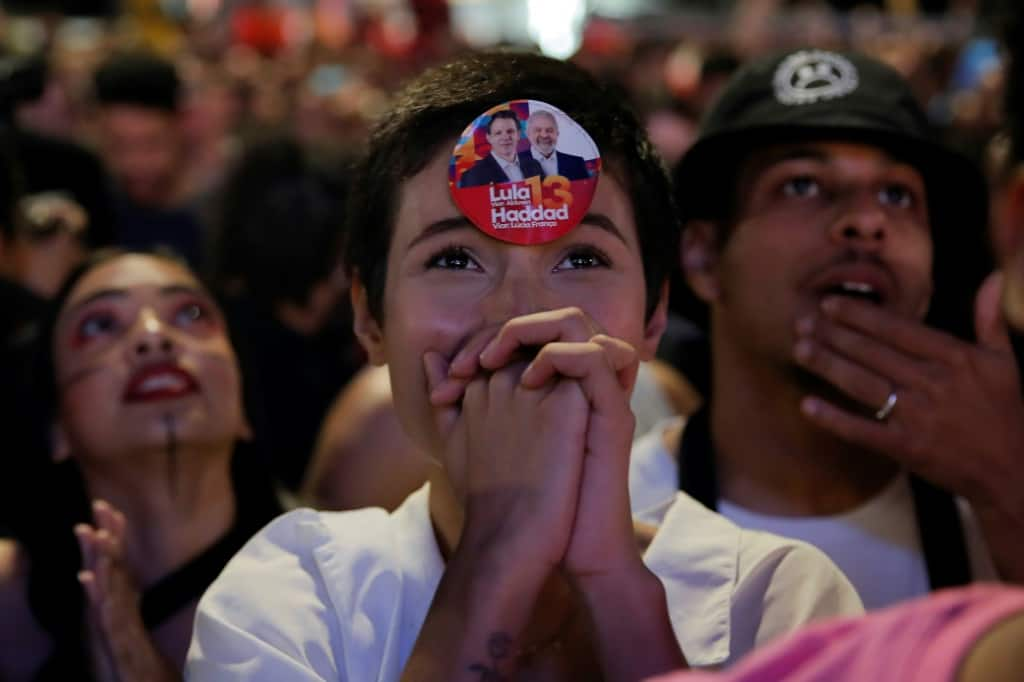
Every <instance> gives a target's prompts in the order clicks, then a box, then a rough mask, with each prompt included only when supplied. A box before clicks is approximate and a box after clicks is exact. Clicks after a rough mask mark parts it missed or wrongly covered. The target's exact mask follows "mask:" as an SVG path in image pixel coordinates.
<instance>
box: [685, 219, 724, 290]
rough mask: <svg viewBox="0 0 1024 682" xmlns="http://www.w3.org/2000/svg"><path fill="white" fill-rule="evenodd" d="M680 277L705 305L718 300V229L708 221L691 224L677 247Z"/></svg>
mask: <svg viewBox="0 0 1024 682" xmlns="http://www.w3.org/2000/svg"><path fill="white" fill-rule="evenodd" d="M679 256H680V260H681V262H682V264H683V274H684V275H685V276H686V282H687V284H689V285H690V288H691V289H692V290H693V292H694V293H695V294H697V296H698V297H699V298H700V299H701V300H702V301H704V302H705V303H711V302H712V301H714V300H716V299H717V298H718V294H719V288H718V268H717V265H718V228H717V226H716V225H715V224H714V223H712V222H711V221H709V220H691V221H690V222H689V223H687V224H686V227H685V228H684V229H683V238H682V240H681V241H680V244H679Z"/></svg>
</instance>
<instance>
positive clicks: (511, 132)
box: [448, 99, 601, 245]
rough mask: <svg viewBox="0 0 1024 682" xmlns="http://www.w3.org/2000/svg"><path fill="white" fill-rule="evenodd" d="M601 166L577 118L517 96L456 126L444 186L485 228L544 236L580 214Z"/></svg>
mask: <svg viewBox="0 0 1024 682" xmlns="http://www.w3.org/2000/svg"><path fill="white" fill-rule="evenodd" d="M600 174H601V155H600V153H599V151H598V149H597V145H596V144H594V140H593V139H592V138H591V137H590V135H588V134H587V131H586V130H584V129H583V127H582V126H580V125H579V124H578V123H576V122H575V121H574V120H572V119H571V118H569V117H568V116H567V115H566V114H565V113H564V112H562V111H561V110H560V109H558V108H557V107H553V106H551V105H550V104H547V103H545V102H540V101H537V100H532V99H529V100H528V99H517V100H512V101H511V102H505V103H503V104H499V105H497V106H495V107H492V108H491V109H488V110H487V111H485V112H484V113H483V114H481V115H480V116H478V117H477V118H476V119H475V120H474V121H473V122H472V123H470V124H469V125H468V126H467V127H466V129H465V130H464V131H463V132H462V135H461V136H460V137H459V141H458V143H456V145H455V151H454V152H453V153H452V158H451V163H450V164H449V166H448V187H449V189H450V191H451V193H452V199H453V200H454V201H455V205H456V206H458V208H459V210H460V211H462V212H463V213H464V214H465V215H466V217H467V218H469V219H470V221H472V223H473V224H474V225H476V226H477V227H478V228H480V230H482V231H483V232H485V233H486V234H489V235H491V236H492V237H495V238H497V239H501V240H502V241H506V242H511V243H513V244H525V245H528V244H543V243H545V242H550V241H553V240H555V239H558V238H559V237H561V236H562V235H564V234H565V233H567V232H569V231H570V230H571V229H572V228H574V227H576V226H577V225H578V224H579V223H580V221H581V220H583V217H584V216H585V215H586V214H587V210H588V209H589V208H590V202H591V201H592V200H593V198H594V190H595V189H596V188H597V180H598V177H599V176H600Z"/></svg>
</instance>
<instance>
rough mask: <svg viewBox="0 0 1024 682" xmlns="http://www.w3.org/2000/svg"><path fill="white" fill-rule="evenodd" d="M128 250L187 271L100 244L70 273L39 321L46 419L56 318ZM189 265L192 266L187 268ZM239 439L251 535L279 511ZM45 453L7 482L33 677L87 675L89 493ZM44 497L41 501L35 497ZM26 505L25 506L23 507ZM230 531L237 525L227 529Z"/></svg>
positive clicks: (239, 494) (243, 513) (238, 486)
mask: <svg viewBox="0 0 1024 682" xmlns="http://www.w3.org/2000/svg"><path fill="white" fill-rule="evenodd" d="M127 255H147V256H150V257H155V258H160V259H163V260H166V261H168V262H172V263H174V264H176V265H179V266H181V267H182V268H184V269H186V270H189V268H188V266H187V265H186V264H185V263H184V261H183V260H181V259H180V258H178V257H177V256H175V255H173V254H171V253H169V252H165V251H125V250H120V249H103V250H100V251H96V252H94V253H92V254H91V255H90V256H89V257H88V258H87V259H86V260H85V261H84V262H83V263H81V264H80V265H79V266H77V267H76V268H75V269H74V270H73V271H72V272H71V273H70V274H69V275H68V278H67V279H66V281H65V282H64V284H63V285H62V286H61V288H60V291H59V292H58V293H57V295H56V297H55V298H54V299H53V302H52V305H51V306H50V308H49V311H48V313H47V315H46V316H45V317H44V319H43V320H42V323H41V325H40V334H39V338H38V342H37V348H36V353H35V361H34V363H33V372H34V376H35V384H36V386H37V395H36V396H35V400H36V401H37V403H38V408H37V409H38V411H39V413H40V415H44V416H45V417H46V418H47V419H46V420H45V421H46V423H52V421H53V418H54V417H55V416H56V413H57V406H58V404H59V399H60V395H59V390H58V387H57V380H56V370H55V366H54V358H53V348H54V332H55V329H56V324H57V320H58V317H59V315H60V313H61V311H62V310H63V308H64V306H65V304H66V303H67V300H68V297H69V296H70V295H71V293H72V291H74V289H75V288H76V286H77V285H78V283H79V282H80V281H81V280H82V278H83V277H84V276H85V275H86V274H88V273H89V272H90V271H92V270H93V269H94V268H96V267H99V266H101V265H103V264H105V263H109V262H111V261H113V260H115V259H117V258H121V257H123V256H127ZM189 272H191V270H189ZM245 450H246V448H245V446H244V444H238V445H237V446H236V448H235V451H234V453H233V456H232V483H233V488H234V493H235V497H236V508H237V510H238V511H237V514H236V521H235V530H236V531H237V530H238V529H239V528H242V529H243V533H242V534H243V535H245V534H248V535H251V534H252V533H254V532H255V531H256V530H258V529H259V527H261V526H262V525H263V524H264V523H266V521H268V520H269V519H271V518H273V517H274V516H276V515H277V514H278V513H280V511H281V508H280V505H279V503H278V501H277V498H276V494H275V492H274V489H273V485H272V483H271V479H270V476H269V474H268V473H267V472H266V470H265V469H264V468H262V467H260V466H259V463H258V462H256V461H255V460H254V459H253V458H251V457H246V456H245V454H244V453H245ZM49 455H50V453H49V452H36V453H21V457H22V459H23V462H22V466H20V467H18V469H19V472H18V473H19V475H18V476H16V477H15V479H16V480H14V481H12V483H14V485H12V486H11V488H12V490H11V494H12V497H11V498H10V499H11V500H13V501H14V504H13V505H12V508H11V509H12V513H11V514H10V516H11V521H10V526H11V529H12V531H13V536H14V538H15V539H16V540H17V541H18V542H19V543H20V544H21V546H22V548H23V549H24V550H25V552H26V554H27V556H28V558H29V562H30V564H29V565H30V568H29V575H28V598H29V606H30V609H31V611H32V614H33V616H34V617H35V619H36V621H37V623H38V624H39V626H40V627H42V628H43V630H45V631H46V633H47V634H48V635H49V636H50V637H51V639H52V641H53V649H52V651H51V653H50V656H49V658H48V659H47V660H46V661H45V662H44V664H43V665H42V667H41V668H40V669H39V671H38V672H37V673H36V676H35V679H36V680H40V681H43V680H68V679H75V680H88V679H90V671H91V664H90V654H89V650H88V639H87V636H86V630H85V613H86V600H85V597H84V594H83V591H82V588H81V585H80V584H79V582H78V577H77V574H78V571H79V570H80V568H81V566H82V556H81V552H80V551H79V548H78V542H77V540H76V539H75V537H74V533H73V530H72V529H73V528H74V527H75V525H76V524H78V523H92V522H93V518H92V511H91V509H90V500H89V496H88V492H87V490H86V487H85V481H84V479H83V478H82V474H81V471H80V469H79V466H78V464H77V462H76V461H75V460H74V458H69V459H67V460H64V461H62V462H54V461H53V460H52V459H51V457H50V456H49ZM40 499H42V500H43V503H42V504H40V503H39V500H40ZM25 510H30V511H27V512H26V511H25ZM233 532H235V531H233Z"/></svg>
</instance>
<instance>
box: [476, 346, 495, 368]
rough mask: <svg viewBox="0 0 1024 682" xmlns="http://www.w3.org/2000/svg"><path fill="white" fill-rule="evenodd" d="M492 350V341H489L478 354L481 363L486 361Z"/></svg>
mask: <svg viewBox="0 0 1024 682" xmlns="http://www.w3.org/2000/svg"><path fill="white" fill-rule="evenodd" d="M493 352H494V342H493V341H491V342H490V343H488V344H487V345H486V346H484V349H483V350H482V351H480V355H479V356H478V358H479V362H480V364H481V365H483V364H484V363H486V362H487V359H488V358H489V357H490V355H491V353H493Z"/></svg>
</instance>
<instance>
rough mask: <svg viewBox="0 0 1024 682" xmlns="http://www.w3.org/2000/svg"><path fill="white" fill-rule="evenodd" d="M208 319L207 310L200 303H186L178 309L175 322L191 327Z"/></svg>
mask: <svg viewBox="0 0 1024 682" xmlns="http://www.w3.org/2000/svg"><path fill="white" fill-rule="evenodd" d="M206 317H207V313H206V309H205V308H204V307H203V306H202V305H200V304H198V303H186V304H185V305H183V306H181V307H180V308H178V312H177V313H175V315H174V321H175V322H176V323H177V324H180V325H189V324H193V323H194V322H198V321H200V320H203V319H205V318H206Z"/></svg>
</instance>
